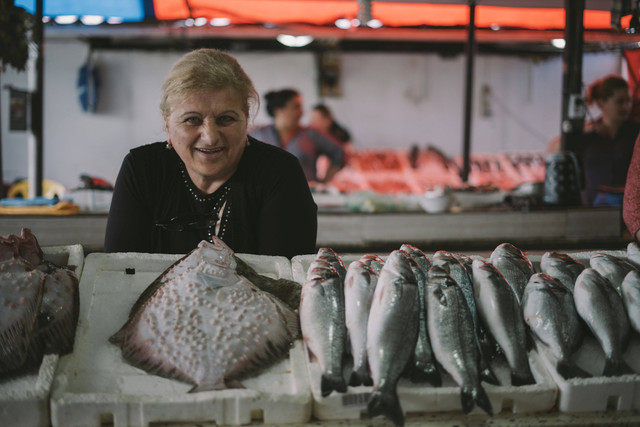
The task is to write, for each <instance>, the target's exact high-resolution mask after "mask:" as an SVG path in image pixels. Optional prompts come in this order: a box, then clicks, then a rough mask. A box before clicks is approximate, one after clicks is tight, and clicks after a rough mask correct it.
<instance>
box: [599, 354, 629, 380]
mask: <svg viewBox="0 0 640 427" xmlns="http://www.w3.org/2000/svg"><path fill="white" fill-rule="evenodd" d="M635 373H636V372H635V371H634V370H633V369H631V367H630V366H629V365H627V362H625V361H624V360H623V359H622V358H619V359H613V358H607V359H606V360H605V362H604V371H603V372H602V376H604V377H617V376H619V375H627V374H635Z"/></svg>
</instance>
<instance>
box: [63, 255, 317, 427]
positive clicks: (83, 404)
mask: <svg viewBox="0 0 640 427" xmlns="http://www.w3.org/2000/svg"><path fill="white" fill-rule="evenodd" d="M238 257H240V258H242V259H243V260H244V261H246V262H247V263H248V264H249V265H251V266H252V267H253V268H254V269H255V270H256V271H257V272H258V273H260V274H263V275H267V276H270V277H273V278H287V279H291V278H292V276H291V265H290V262H289V260H288V259H286V258H284V257H267V256H258V255H243V254H238ZM179 258H180V257H179V256H177V255H160V254H137V253H114V254H104V253H93V254H90V255H88V256H87V258H86V262H85V268H84V273H83V275H82V281H81V283H80V302H81V305H80V307H81V311H80V321H79V324H78V332H77V335H76V345H75V350H74V352H73V353H72V354H70V355H67V356H64V357H62V358H61V359H60V364H59V368H58V372H57V374H56V376H55V378H54V383H53V389H52V393H51V421H52V425H53V426H59V427H73V426H85V427H88V426H95V427H99V426H100V425H101V424H102V423H105V422H106V423H112V424H113V425H114V426H115V427H124V426H142V427H147V426H149V425H150V424H151V423H160V422H185V423H186V422H215V423H217V424H236V425H237V424H248V423H250V422H252V420H256V419H261V420H262V421H263V422H264V423H272V424H283V423H294V422H297V423H300V422H307V421H308V420H309V419H310V417H311V396H310V392H309V386H308V382H307V379H306V376H305V375H303V373H304V370H305V369H306V368H305V366H304V359H303V352H302V344H301V341H300V340H298V341H297V342H296V344H295V345H294V346H293V348H292V349H291V351H290V355H289V358H288V359H285V360H282V361H280V362H278V363H276V364H275V365H272V366H270V367H268V368H267V369H265V370H264V371H263V372H261V373H260V374H259V375H257V376H254V377H251V378H247V379H246V380H243V381H242V383H243V385H244V386H245V389H228V390H217V391H204V392H198V393H188V391H189V390H190V389H191V387H192V386H191V385H189V384H185V383H182V382H179V381H177V380H171V379H166V378H162V377H159V376H156V375H151V374H148V373H146V372H145V371H143V370H141V369H138V368H135V367H133V366H132V365H130V364H128V363H127V362H125V361H124V359H123V358H122V355H121V351H120V348H118V347H116V346H114V345H112V344H110V343H109V342H108V339H109V337H110V336H111V335H112V334H114V333H115V332H116V331H118V330H119V329H120V327H121V326H122V325H123V324H124V323H125V321H126V320H127V318H128V315H129V311H130V309H131V307H132V305H133V303H134V302H135V301H136V300H137V298H138V296H139V295H140V294H141V293H142V291H143V290H144V289H146V287H147V286H148V285H149V284H151V283H152V282H153V281H154V280H155V279H156V278H157V277H158V276H159V275H160V274H161V273H162V272H163V271H164V270H165V269H166V268H168V267H169V266H170V265H172V264H173V263H174V262H175V261H177V260H178V259H179ZM129 268H134V269H135V274H126V271H125V269H129Z"/></svg>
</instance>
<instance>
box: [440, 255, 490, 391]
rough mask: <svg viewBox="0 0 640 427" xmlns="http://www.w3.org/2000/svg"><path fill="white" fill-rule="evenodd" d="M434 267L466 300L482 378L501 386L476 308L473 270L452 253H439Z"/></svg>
mask: <svg viewBox="0 0 640 427" xmlns="http://www.w3.org/2000/svg"><path fill="white" fill-rule="evenodd" d="M433 265H434V266H436V265H437V266H439V267H441V268H443V269H444V270H445V271H446V272H447V273H448V274H449V275H451V277H452V278H453V280H454V281H455V283H456V285H457V286H459V287H460V290H461V291H462V294H463V295H464V299H465V301H466V302H467V306H468V307H469V312H470V313H471V320H472V321H473V330H474V334H473V335H474V340H475V342H476V345H477V347H478V357H479V369H480V378H481V379H482V380H483V381H486V382H488V383H490V384H494V385H499V384H500V381H499V380H498V378H497V377H496V375H495V373H494V372H493V370H492V369H491V365H490V363H489V361H490V360H491V352H490V350H489V347H490V345H489V344H487V345H485V344H484V342H485V341H486V335H487V333H486V331H485V328H484V325H483V324H482V322H480V319H478V309H477V308H476V300H475V297H474V295H473V270H472V269H471V270H467V268H466V267H465V266H464V264H463V263H462V262H460V260H459V258H457V257H455V256H454V255H453V254H452V253H450V252H445V251H437V252H436V253H435V254H434V255H433Z"/></svg>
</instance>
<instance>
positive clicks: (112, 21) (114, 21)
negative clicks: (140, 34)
mask: <svg viewBox="0 0 640 427" xmlns="http://www.w3.org/2000/svg"><path fill="white" fill-rule="evenodd" d="M123 21H124V19H122V18H121V17H119V16H110V17H108V18H107V24H122V22H123Z"/></svg>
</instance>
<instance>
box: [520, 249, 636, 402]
mask: <svg viewBox="0 0 640 427" xmlns="http://www.w3.org/2000/svg"><path fill="white" fill-rule="evenodd" d="M596 252H598V253H606V254H610V255H615V256H617V257H620V258H623V259H626V251H624V250H621V251H610V250H603V251H596ZM596 252H570V253H568V255H569V256H571V257H572V258H573V259H575V260H576V261H579V262H581V263H582V264H584V266H585V267H589V260H590V259H591V256H592V255H593V254H594V253H596ZM529 259H530V260H531V262H532V263H533V265H534V268H535V269H536V271H540V259H541V256H540V255H537V256H536V255H532V256H529ZM585 335H586V336H585V338H584V341H583V344H582V346H581V347H580V348H579V349H578V351H577V352H576V354H575V355H574V357H573V359H574V361H575V362H576V364H577V365H578V366H579V367H580V368H582V369H584V370H586V371H587V372H588V373H590V374H592V375H594V377H592V378H572V379H565V378H563V377H562V375H560V374H559V373H558V371H557V370H556V369H555V365H554V363H553V358H552V357H551V356H549V355H548V354H547V353H546V350H545V349H544V348H541V351H540V355H541V357H542V360H543V362H544V364H545V365H546V366H547V369H548V370H549V372H550V374H551V377H552V378H553V380H554V381H555V383H556V384H557V385H558V389H559V390H558V393H559V396H558V409H560V411H563V412H593V411H604V410H617V411H627V410H632V409H635V410H637V409H640V375H638V374H636V375H621V376H618V377H603V376H601V373H602V370H603V369H604V359H605V358H604V352H603V351H602V348H601V347H600V345H599V344H598V342H597V341H596V339H595V338H594V337H593V335H592V334H591V332H590V331H588V330H587V331H586V334H585ZM623 358H624V360H625V361H626V362H627V363H628V364H629V366H630V367H631V368H632V369H633V370H634V371H635V372H637V373H640V337H639V336H638V334H637V333H635V332H632V334H631V340H630V342H629V346H628V347H627V349H626V351H625V353H624V354H623Z"/></svg>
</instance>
